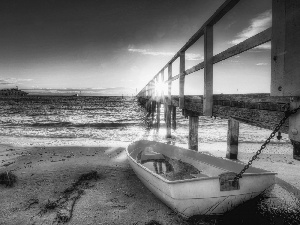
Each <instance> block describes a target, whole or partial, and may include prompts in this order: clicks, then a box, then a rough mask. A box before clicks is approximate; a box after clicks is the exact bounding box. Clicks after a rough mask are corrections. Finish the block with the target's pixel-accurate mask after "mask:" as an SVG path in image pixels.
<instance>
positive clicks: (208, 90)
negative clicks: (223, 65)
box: [203, 26, 213, 116]
mask: <svg viewBox="0 0 300 225" xmlns="http://www.w3.org/2000/svg"><path fill="white" fill-rule="evenodd" d="M212 58H213V27H212V26H206V28H205V32H204V95H203V115H204V116H212V109H213V61H212Z"/></svg>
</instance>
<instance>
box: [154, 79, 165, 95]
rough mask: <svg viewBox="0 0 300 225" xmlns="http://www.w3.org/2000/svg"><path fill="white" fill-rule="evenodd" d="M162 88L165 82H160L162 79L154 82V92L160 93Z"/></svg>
mask: <svg viewBox="0 0 300 225" xmlns="http://www.w3.org/2000/svg"><path fill="white" fill-rule="evenodd" d="M164 89H165V84H164V82H162V81H159V82H156V84H155V92H156V93H157V94H158V95H161V94H162V92H163V91H164Z"/></svg>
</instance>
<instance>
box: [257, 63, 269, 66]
mask: <svg viewBox="0 0 300 225" xmlns="http://www.w3.org/2000/svg"><path fill="white" fill-rule="evenodd" d="M256 65H257V66H268V65H269V63H257V64H256Z"/></svg>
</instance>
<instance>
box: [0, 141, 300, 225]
mask: <svg viewBox="0 0 300 225" xmlns="http://www.w3.org/2000/svg"><path fill="white" fill-rule="evenodd" d="M0 141H1V143H2V144H0V159H1V160H0V173H1V172H3V171H12V172H13V173H14V174H15V175H16V176H17V178H18V180H17V183H16V184H15V186H14V187H12V188H6V187H4V186H3V185H0V199H1V202H0V206H1V207H0V224H1V225H2V224H33V223H34V222H35V224H42V223H45V224H51V223H52V222H53V221H55V220H56V219H57V218H58V214H59V213H61V211H62V210H65V212H66V213H67V214H68V212H71V214H70V213H69V214H68V215H70V216H71V218H70V222H69V224H191V222H189V221H187V220H184V219H183V218H181V217H179V216H177V215H176V214H174V212H173V211H172V210H171V209H169V208H168V207H167V206H165V205H164V204H163V203H162V202H161V201H160V200H158V199H157V198H156V197H155V196H154V195H153V194H152V193H151V192H150V191H148V190H147V189H146V188H145V187H144V185H143V184H142V183H141V182H140V181H139V179H138V178H137V177H136V176H135V174H134V173H133V171H132V169H131V168H130V167H129V165H128V163H127V159H126V154H125V151H124V150H125V147H126V146H127V144H129V143H126V142H104V141H96V140H88V139H86V140H84V139H81V140H80V139H74V140H73V139H59V140H56V139H52V140H51V139H39V138H13V137H0ZM256 145H257V144H255V146H253V144H250V143H242V144H241V145H240V149H241V152H240V153H239V160H240V161H243V162H246V161H248V159H249V158H250V157H251V156H252V155H253V154H252V153H247V151H248V150H245V148H250V149H252V150H251V151H253V149H256V148H257V146H256ZM223 146H224V143H216V144H212V143H211V144H202V145H201V148H202V149H203V150H206V151H209V152H210V153H212V154H214V155H216V156H218V157H221V156H224V154H225V151H224V149H223V150H218V149H219V148H221V147H223ZM283 146H285V148H286V146H288V145H283ZM271 147H272V146H271ZM277 147H278V146H277ZM273 148H276V146H273ZM288 148H289V149H285V150H284V152H285V154H264V153H262V155H261V156H259V159H258V160H256V161H254V163H253V166H256V167H259V168H263V169H266V170H271V171H274V172H277V173H278V178H279V179H278V181H279V183H280V185H282V186H284V185H285V188H284V187H282V186H278V187H277V189H276V188H275V192H274V191H272V192H271V194H272V195H275V197H276V198H274V199H277V200H276V201H275V200H274V201H275V202H277V203H278V202H280V204H281V201H285V202H288V204H289V205H288V207H293V205H295V204H296V203H297V202H298V200H297V197H300V193H298V194H297V189H300V181H299V170H300V162H299V161H296V160H293V159H292V155H291V149H290V147H288ZM243 149H244V150H243ZM269 150H270V149H269ZM268 152H269V151H268ZM276 152H277V151H276ZM93 171H94V172H95V171H96V172H97V174H98V176H97V179H90V180H87V181H86V182H85V183H78V179H79V178H80V176H82V175H84V174H88V173H91V172H93ZM74 184H80V185H79V186H78V187H76V188H75V189H74ZM293 186H294V187H295V189H293ZM72 188H73V189H72ZM292 189H293V190H292ZM66 190H73V192H70V193H69V192H66ZM74 190H76V191H77V192H76V193H77V194H76V193H75V192H74ZM78 190H80V192H79V191H78ZM292 191H294V193H292ZM66 193H68V194H66ZM274 193H275V194H274ZM276 195H278V196H276ZM66 196H67V197H66ZM268 199H269V198H268ZM272 201H273V200H272ZM289 201H290V202H289ZM53 202H55V204H53V205H51V204H50V203H53ZM295 202H296V203H295ZM277 203H276V204H277ZM272 204H273V203H272ZM278 204H279V203H278ZM297 204H298V203H297ZM45 206H48V207H49V208H47V207H46V209H47V210H45ZM50 206H51V207H53V208H51V207H50ZM71 206H72V207H73V208H72V207H71ZM71 208H72V209H71ZM252 208H253V207H252ZM254 208H255V207H254ZM240 209H242V211H243V210H245V209H243V207H242V208H240ZM68 210H69V211H68ZM247 210H248V209H247ZM59 215H60V214H59ZM226 218H227V217H225V220H226ZM202 219H203V223H202V224H219V223H220V224H222V223H221V222H220V221H219V219H216V218H210V219H207V218H204V217H203V218H200V220H202ZM229 219H232V218H230V214H229ZM155 221H156V222H157V223H154V222H155ZM216 221H219V223H215V222H216ZM221 221H222V220H221Z"/></svg>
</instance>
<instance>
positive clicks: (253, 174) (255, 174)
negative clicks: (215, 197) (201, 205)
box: [126, 144, 277, 184]
mask: <svg viewBox="0 0 300 225" xmlns="http://www.w3.org/2000/svg"><path fill="white" fill-rule="evenodd" d="M130 145H131V144H130ZM130 145H129V146H130ZM129 146H127V148H126V154H127V156H128V157H130V159H131V160H132V161H133V162H134V163H135V164H136V165H138V166H139V167H141V168H142V169H144V170H146V171H147V172H148V173H150V174H152V175H153V176H155V177H157V178H159V179H160V180H162V181H164V182H165V183H167V184H177V183H186V182H196V181H202V180H214V179H218V180H219V176H214V177H199V178H193V179H185V180H174V181H170V180H167V179H165V178H164V177H162V176H159V175H158V174H155V173H154V172H153V171H151V170H150V169H148V168H147V167H145V166H143V165H142V164H140V163H138V162H137V161H136V160H135V159H134V158H132V157H131V155H130V154H129V152H128V148H129ZM187 150H188V149H187ZM188 158H189V157H188ZM197 161H199V160H197ZM207 165H210V164H207ZM211 166H212V165H211ZM216 168H217V167H216ZM227 171H228V170H227ZM276 174H277V173H275V172H265V173H245V174H243V177H245V176H257V175H276ZM240 179H241V178H240Z"/></svg>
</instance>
